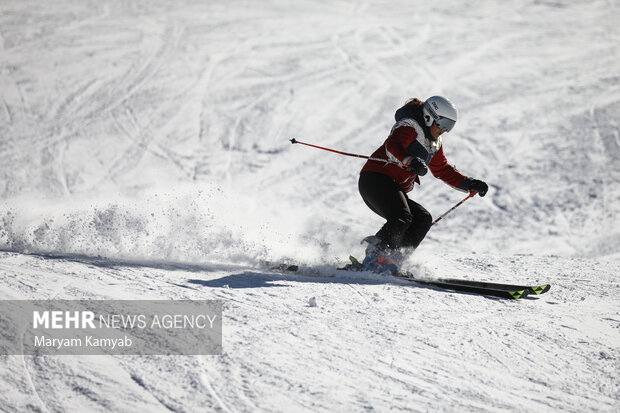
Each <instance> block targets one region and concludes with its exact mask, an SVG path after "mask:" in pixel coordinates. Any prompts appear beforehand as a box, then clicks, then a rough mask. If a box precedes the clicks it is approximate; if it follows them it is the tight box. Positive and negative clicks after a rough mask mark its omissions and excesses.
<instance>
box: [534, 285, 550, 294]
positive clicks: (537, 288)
mask: <svg viewBox="0 0 620 413" xmlns="http://www.w3.org/2000/svg"><path fill="white" fill-rule="evenodd" d="M550 289H551V284H544V285H539V286H534V287H530V290H531V292H532V293H534V294H536V295H540V294H544V293H546V292H547V291H549V290H550Z"/></svg>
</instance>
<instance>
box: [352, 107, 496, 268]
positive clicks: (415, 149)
mask: <svg viewBox="0 0 620 413" xmlns="http://www.w3.org/2000/svg"><path fill="white" fill-rule="evenodd" d="M457 117H458V112H457V110H456V107H455V106H454V104H453V103H452V102H450V101H449V100H448V99H446V98H444V97H442V96H432V97H430V98H428V99H427V100H426V101H425V102H422V101H421V100H419V99H412V100H410V101H408V102H407V103H406V104H405V105H404V106H403V107H401V108H400V109H398V110H397V111H396V114H395V118H396V123H395V124H394V126H393V127H392V131H391V132H390V136H389V137H388V138H387V140H386V141H385V143H384V144H383V145H381V146H380V147H379V148H378V149H377V150H376V151H375V152H374V153H373V154H372V157H373V158H381V159H389V160H391V161H394V162H399V163H401V164H403V165H406V169H405V168H402V167H400V166H398V165H396V164H393V163H384V162H380V161H376V160H369V161H368V162H366V164H365V165H364V167H363V168H362V170H361V172H360V177H359V191H360V194H361V196H362V199H363V200H364V202H365V203H366V205H367V206H368V207H369V208H370V209H371V210H372V211H373V212H375V213H376V214H378V215H380V216H382V217H383V218H385V219H386V220H387V222H386V223H385V225H383V227H382V228H381V229H380V230H379V232H377V234H376V235H374V236H370V237H366V238H365V239H364V241H365V242H367V243H368V246H367V248H366V257H365V258H364V261H363V263H362V264H363V266H364V268H365V269H370V270H372V271H376V272H384V271H390V272H392V273H396V272H398V266H399V265H400V264H401V263H402V261H403V260H404V259H405V258H406V256H405V254H404V253H403V249H406V250H407V251H409V252H411V251H413V250H414V249H415V248H417V246H418V245H419V244H420V242H421V241H422V240H423V239H424V237H425V236H426V233H427V232H428V230H429V229H430V227H431V223H432V218H431V214H430V213H429V212H428V211H427V210H426V209H425V208H424V207H423V206H422V205H420V204H418V203H417V202H414V201H412V200H411V199H409V198H408V197H407V195H406V194H407V192H409V191H411V190H412V189H413V186H414V184H415V183H418V184H419V183H420V180H419V177H420V176H424V175H426V173H427V172H428V169H430V170H431V172H432V174H433V175H434V176H435V177H436V178H439V179H441V180H442V181H444V182H445V183H447V184H448V185H450V186H452V187H454V188H455V189H458V190H461V191H470V192H472V191H476V192H478V194H479V195H480V196H485V195H486V193H487V191H488V189H489V188H488V185H487V184H486V183H485V182H483V181H480V180H477V179H473V178H470V177H466V176H465V175H463V174H461V173H460V172H459V171H457V170H456V168H454V167H453V166H452V165H450V164H449V163H448V161H447V159H446V156H445V155H444V152H443V145H442V140H441V135H442V134H443V133H444V132H450V131H451V130H452V128H453V127H454V124H455V123H456V120H457Z"/></svg>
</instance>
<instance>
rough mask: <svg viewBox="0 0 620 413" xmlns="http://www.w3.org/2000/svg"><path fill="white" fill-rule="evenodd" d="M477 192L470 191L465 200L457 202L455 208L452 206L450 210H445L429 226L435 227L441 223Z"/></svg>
mask: <svg viewBox="0 0 620 413" xmlns="http://www.w3.org/2000/svg"><path fill="white" fill-rule="evenodd" d="M477 193H478V192H476V191H472V192H470V193H469V195H467V198H465V199H463V200H462V201H461V202H459V203H458V204H456V205H455V206H453V207H452V208H450V209H449V210H447V211H446V212H445V213H444V214H443V215H442V216H440V217H439V218H437V219H436V220H434V221H433V223H432V224H431V227H432V226H433V225H435V224H436V223H438V222H439V221H441V220H442V219H443V218H444V217H445V216H446V215H448V214H449V213H450V212H452V211H454V210H455V209H457V208H458V207H460V206H461V205H463V203H464V202H465V201H467V200H468V199H469V198H471V197H472V196H474V195H476V194H477Z"/></svg>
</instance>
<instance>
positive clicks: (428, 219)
mask: <svg viewBox="0 0 620 413" xmlns="http://www.w3.org/2000/svg"><path fill="white" fill-rule="evenodd" d="M432 223H433V217H432V215H431V214H430V212H428V211H425V212H424V214H422V215H421V216H420V228H423V229H424V232H425V233H426V232H428V230H429V229H430V228H431V225H432Z"/></svg>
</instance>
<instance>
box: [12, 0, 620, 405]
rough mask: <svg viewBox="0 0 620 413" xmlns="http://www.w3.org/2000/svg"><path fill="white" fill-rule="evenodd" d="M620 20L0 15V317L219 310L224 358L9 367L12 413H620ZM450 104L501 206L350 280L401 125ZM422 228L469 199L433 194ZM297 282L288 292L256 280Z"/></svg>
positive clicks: (587, 10)
mask: <svg viewBox="0 0 620 413" xmlns="http://www.w3.org/2000/svg"><path fill="white" fill-rule="evenodd" d="M619 15H620V3H619V2H618V1H613V0H611V1H563V0H557V1H546V0H537V1H525V0H519V1H514V2H511V3H510V4H505V3H501V2H493V1H480V2H475V3H472V2H460V1H444V2H435V3H429V2H423V1H398V0H396V1H391V2H381V1H376V0H375V1H365V2H351V1H298V2H289V1H283V0H278V1H274V0H266V1H261V2H246V1H226V2H217V1H204V2H195V1H187V0H179V1H174V2H172V1H161V0H155V1H152V0H150V1H147V0H138V1H131V2H126V1H103V2H102V1H92V0H80V1H77V0H64V1H61V0H54V1H49V2H46V3H45V5H42V4H40V2H34V1H23V0H20V1H12V0H3V1H2V2H1V3H0V47H1V58H0V86H1V89H0V280H1V283H2V289H1V292H0V298H1V299H221V300H223V303H224V335H223V348H224V350H223V354H222V355H221V356H80V357H71V356H46V357H32V356H1V362H0V377H1V379H0V410H2V411H35V412H57V411H58V412H60V411H102V412H109V411H119V412H120V411H149V412H153V411H175V412H181V411H197V410H202V411H205V410H206V411H221V412H235V411H265V412H272V411H287V412H288V411H362V410H366V411H388V410H405V411H407V410H411V411H504V410H512V411H560V410H561V411H574V412H582V411H609V412H611V411H618V410H620V382H619V376H620V373H619V372H620V361H619V359H620V305H619V300H618V296H619V294H620V288H619V287H620V280H619V278H618V273H619V272H620V219H619V216H620V215H619V214H620V127H619V122H620V121H619V119H620V53H619V52H618V44H620V28H619V27H618V25H617V20H618V16H619ZM436 94H439V95H445V96H447V97H449V98H450V99H451V100H452V101H453V102H454V103H455V104H456V105H457V107H458V108H459V112H460V113H459V115H460V118H459V121H458V123H457V125H456V127H455V128H454V130H453V131H452V132H451V133H449V134H447V135H444V150H445V152H446V155H447V157H448V160H449V161H450V162H451V163H452V164H454V165H456V166H457V167H458V169H459V170H460V171H461V172H462V173H464V174H466V175H468V176H472V177H475V178H479V179H483V180H485V181H486V182H488V183H489V186H490V190H489V193H488V195H487V196H486V197H484V198H480V197H474V198H472V199H470V200H468V201H467V202H466V203H465V204H464V205H463V206H461V207H460V208H458V209H457V210H456V211H455V212H453V213H452V214H451V215H449V216H448V217H447V218H445V219H444V220H443V221H441V223H439V224H438V225H437V226H436V227H433V228H432V230H431V231H430V232H429V234H428V236H427V238H426V240H425V241H424V242H423V244H422V245H421V246H420V248H419V249H418V250H417V251H416V252H415V253H414V255H413V256H412V257H411V258H410V259H409V260H408V261H407V262H406V263H405V267H406V269H408V270H410V271H412V272H414V273H416V274H417V275H418V276H420V277H424V278H438V277H452V278H464V279H476V280H489V281H506V282H517V283H551V284H552V285H553V287H552V289H551V291H550V292H549V293H547V294H544V295H542V296H540V297H535V298H532V299H525V300H519V301H506V300H498V299H490V298H485V297H481V296H477V295H472V294H463V293H456V292H445V291H440V290H437V289H433V288H422V287H419V286H416V285H414V284H411V283H409V282H406V281H402V280H398V279H395V278H393V277H389V276H385V275H377V274H371V273H343V272H336V271H334V270H333V268H334V267H335V266H336V265H341V264H344V263H345V262H346V260H347V257H348V256H349V255H350V254H353V255H356V256H360V255H362V254H363V246H361V245H360V244H359V242H360V240H361V239H362V238H364V237H365V236H367V235H370V234H373V233H374V232H376V231H377V229H378V228H379V227H380V226H381V225H382V223H383V220H382V219H381V218H380V217H378V216H376V215H374V214H373V213H372V212H371V211H370V210H369V209H368V208H367V207H366V206H365V205H364V203H363V202H362V200H361V198H360V196H359V194H358V192H357V177H358V172H359V170H360V168H361V166H362V164H363V161H362V160H360V159H357V158H352V157H343V156H339V155H336V154H333V153H329V152H326V151H321V150H317V149H313V148H309V147H305V146H301V145H291V143H290V142H289V139H291V138H297V139H298V140H300V141H305V142H310V143H314V144H317V145H321V146H327V147H330V148H335V149H339V150H342V151H346V152H353V153H360V154H365V155H370V154H371V153H372V152H373V151H374V150H375V149H376V148H377V147H378V146H379V145H380V144H381V143H382V142H383V141H384V140H385V138H386V137H387V135H388V133H389V130H390V128H391V127H392V124H393V121H394V118H393V114H394V111H395V110H396V109H397V108H398V107H400V106H401V105H402V104H403V103H404V102H405V101H406V100H408V99H410V98H412V97H419V98H421V99H425V98H427V97H429V96H431V95H436ZM410 196H411V197H412V199H414V200H416V201H417V202H420V203H421V204H423V205H424V206H425V207H426V208H427V209H428V210H429V211H430V212H431V213H432V214H433V215H434V216H435V217H437V216H439V215H440V214H441V213H443V212H444V211H446V210H447V209H449V208H450V207H451V206H453V205H454V204H455V203H457V202H458V201H460V200H461V199H463V198H464V196H465V194H463V193H460V192H458V191H455V190H453V189H452V188H450V187H448V186H447V185H445V184H443V183H442V182H440V181H438V180H436V179H434V178H433V177H431V176H430V174H429V176H426V177H424V178H423V179H422V185H421V186H418V187H416V188H415V189H414V191H413V192H411V193H410ZM265 261H269V262H275V263H280V262H289V263H301V264H303V266H304V268H305V271H301V273H299V274H291V273H277V272H273V271H269V270H267V269H266V268H265V266H264V262H265Z"/></svg>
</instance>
